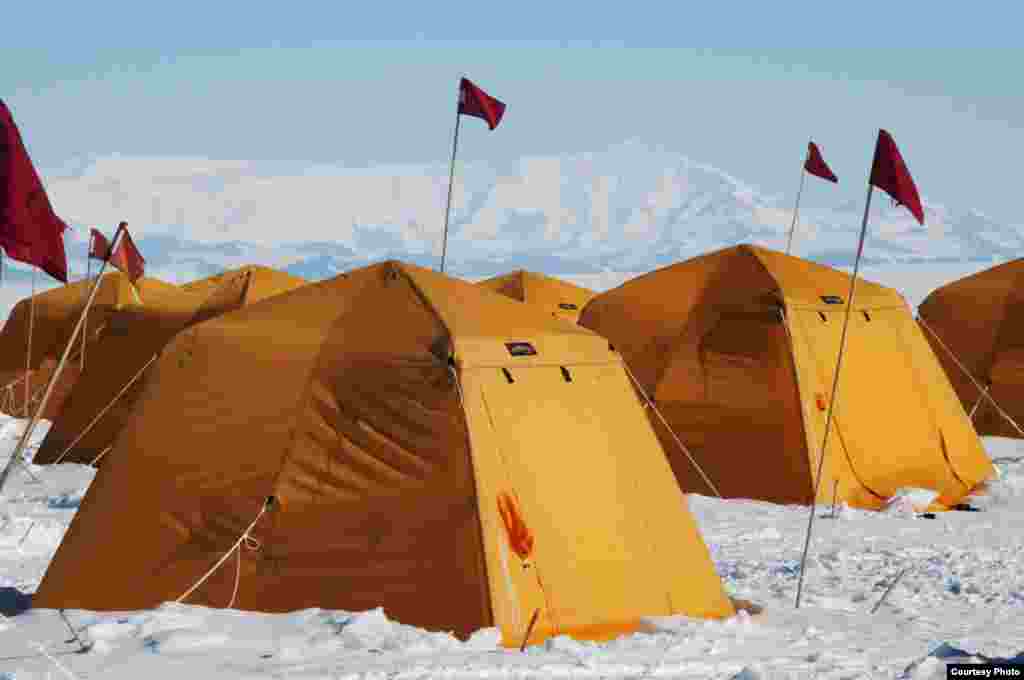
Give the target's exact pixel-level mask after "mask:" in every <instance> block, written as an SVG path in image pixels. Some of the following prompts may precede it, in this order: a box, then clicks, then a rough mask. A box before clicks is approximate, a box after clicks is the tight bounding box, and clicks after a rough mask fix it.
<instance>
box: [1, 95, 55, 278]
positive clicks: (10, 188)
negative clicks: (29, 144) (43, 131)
mask: <svg viewBox="0 0 1024 680" xmlns="http://www.w3.org/2000/svg"><path fill="white" fill-rule="evenodd" d="M67 228H68V225H67V224H65V223H64V221H63V220H62V219H60V218H59V217H57V215H56V214H55V213H54V212H53V208H52V207H51V205H50V199H49V198H47V196H46V191H45V190H44V189H43V183H42V182H40V181H39V175H38V174H37V173H36V169H35V167H33V165H32V159H31V158H29V155H28V151H27V150H26V149H25V143H24V142H23V141H22V139H21V133H20V132H19V131H18V126H17V125H15V123H14V117H13V116H12V115H11V111H10V109H8V108H7V105H6V104H4V102H3V101H2V100H0V248H2V249H3V250H5V251H6V252H7V255H8V256H9V257H11V258H13V259H15V260H18V261H20V262H24V263H25V264H30V265H34V266H36V267H39V268H40V269H42V270H43V271H44V272H46V273H47V274H49V275H50V276H52V277H53V278H55V279H57V280H58V281H60V282H61V283H67V282H68V262H67V257H66V256H65V254H64V230H65V229H67Z"/></svg>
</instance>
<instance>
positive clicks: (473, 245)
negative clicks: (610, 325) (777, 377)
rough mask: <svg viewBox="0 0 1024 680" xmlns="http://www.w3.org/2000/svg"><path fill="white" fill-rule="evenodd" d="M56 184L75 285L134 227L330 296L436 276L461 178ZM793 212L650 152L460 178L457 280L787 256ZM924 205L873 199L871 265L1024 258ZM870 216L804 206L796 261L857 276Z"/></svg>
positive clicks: (136, 164)
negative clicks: (379, 280) (92, 244)
mask: <svg viewBox="0 0 1024 680" xmlns="http://www.w3.org/2000/svg"><path fill="white" fill-rule="evenodd" d="M48 180H49V181H48V190H49V191H50V193H51V198H52V200H53V202H54V205H55V206H56V207H57V209H58V211H59V212H61V214H62V215H63V216H64V217H65V218H66V219H67V220H68V221H69V222H71V223H72V224H74V225H75V226H76V228H75V230H74V233H72V234H70V235H69V238H68V249H69V254H70V256H71V260H72V263H71V266H72V271H73V274H74V275H77V276H80V275H81V274H83V273H84V271H85V261H84V259H83V255H84V251H85V239H86V235H87V232H88V229H87V228H84V226H79V225H93V224H99V223H108V222H112V221H115V220H111V219H110V216H111V215H124V216H127V219H128V220H129V222H130V224H132V225H133V230H134V233H135V235H136V242H137V243H138V244H139V246H140V249H141V250H142V252H143V253H144V254H145V256H146V258H147V261H148V263H149V269H150V271H151V272H153V273H154V274H155V275H158V276H163V277H164V278H167V279H169V280H187V279H189V278H193V277H195V276H201V275H206V274H210V273H215V272H217V271H220V270H222V269H223V268H227V267H233V266H238V265H241V264H245V263H250V262H255V263H261V264H267V265H270V266H276V267H281V268H284V269H286V270H288V271H290V272H292V273H294V274H297V275H300V276H304V277H307V278H310V279H322V278H327V277H330V276H334V275H336V274H337V273H339V272H341V271H345V270H348V269H351V268H353V267H357V266H361V265H363V264H367V263H369V262H373V261H378V260H381V259H385V258H399V259H403V260H406V261H411V262H414V263H418V264H421V265H424V266H431V267H436V266H437V265H438V263H439V255H440V250H441V243H440V241H441V232H442V224H443V215H444V200H445V198H446V192H447V182H448V168H447V167H445V166H444V165H433V166H393V167H378V168H373V169H352V168H346V167H341V166H317V167H313V168H309V167H304V168H296V167H291V168H280V167H279V168H273V169H271V168H268V167H265V166H261V165H260V164H257V163H251V162H227V161H209V160H208V159H192V160H191V161H190V160H189V159H139V158H126V157H121V156H112V157H103V158H89V159H82V160H80V161H79V162H78V163H76V164H71V165H69V167H68V168H66V169H65V170H63V171H61V172H60V173H58V174H57V175H56V176H52V175H48ZM822 191H824V190H822ZM818 194H819V195H820V194H821V192H820V191H819V192H818ZM819 200H820V198H819ZM792 201H793V197H792V196H777V195H767V194H765V193H762V192H760V191H759V190H758V189H757V188H755V187H753V186H750V185H748V184H746V183H745V182H743V181H742V180H740V179H737V178H736V177H734V176H732V175H730V174H728V173H726V172H723V171H721V170H718V169H716V168H713V167H710V166H708V165H704V164H701V163H697V162H694V161H692V160H690V159H688V158H686V157H685V156H683V155H681V154H677V153H673V152H669V151H665V150H662V149H657V148H654V147H651V146H649V145H647V144H644V143H641V142H625V143H623V144H620V145H617V146H613V147H611V148H609V149H607V150H605V151H600V152H594V153H586V154H578V155H567V156H554V157H531V158H523V159H520V160H519V161H517V162H515V163H512V164H509V165H507V166H496V165H493V164H485V163H466V164H460V165H459V167H458V170H457V181H456V184H455V187H454V191H453V201H452V206H453V210H452V218H451V224H450V232H449V242H448V262H449V266H448V267H447V269H448V270H449V271H450V272H451V273H454V274H456V275H462V276H469V277H482V276H490V275H493V274H497V273H501V272H504V271H508V270H510V269H516V268H526V269H532V270H537V271H542V272H547V273H550V274H556V275H557V274H587V273H597V272H602V271H613V272H639V271H647V270H650V269H654V268H657V267H660V266H664V265H666V264H669V263H672V262H676V261H679V260H683V259H686V258H689V257H693V256H694V255H697V254H700V253H704V252H707V251H710V250H714V249H717V248H722V247H727V246H730V245H734V244H736V243H744V242H749V243H757V244H761V245H765V246H768V247H771V248H776V249H779V250H784V249H785V245H786V234H787V231H788V229H789V225H790V222H791V219H792V208H793V203H792ZM925 205H926V220H925V226H924V227H921V226H919V225H918V224H917V223H916V222H914V220H913V218H912V217H911V216H910V215H909V213H908V212H907V211H906V210H904V209H903V208H900V207H897V206H892V205H891V202H890V201H889V199H888V197H886V196H885V195H884V194H880V193H878V192H876V194H875V198H874V205H873V209H872V218H871V222H870V229H869V238H868V241H867V243H866V245H865V251H864V253H865V254H864V257H865V260H864V261H865V264H881V263H896V262H899V263H914V262H946V261H949V262H952V261H957V262H965V261H1005V260H1008V259H1014V258H1016V257H1019V256H1020V253H1021V252H1022V246H1024V225H1008V224H1000V223H998V222H996V221H994V220H993V219H990V218H989V217H986V216H985V215H984V214H983V213H981V212H979V211H976V210H958V209H953V208H948V207H946V206H943V205H941V204H939V203H937V202H935V201H931V200H929V199H928V197H927V196H925ZM862 211H863V203H862V202H860V201H847V202H842V203H837V204H836V205H834V206H833V207H831V208H825V209H822V208H812V207H806V206H805V207H804V208H802V209H801V215H800V221H799V226H798V230H797V235H796V241H795V247H794V250H793V252H794V254H797V255H800V256H802V257H807V258H809V259H812V260H815V261H818V262H823V263H827V264H831V265H835V266H843V265H848V264H850V263H851V262H852V259H853V255H854V251H855V248H856V241H857V234H858V231H859V228H860V222H861V216H862ZM106 230H107V231H108V232H109V231H110V228H109V227H108V228H107V229H106ZM8 275H11V272H10V269H9V268H8ZM26 276H27V272H24V273H17V272H15V273H14V277H15V278H18V279H24V278H25V277H26Z"/></svg>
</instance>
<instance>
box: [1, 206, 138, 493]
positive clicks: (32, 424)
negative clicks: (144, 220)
mask: <svg viewBox="0 0 1024 680" xmlns="http://www.w3.org/2000/svg"><path fill="white" fill-rule="evenodd" d="M125 226H127V225H126V224H125V223H124V222H122V223H121V224H120V225H118V228H117V232H116V233H115V234H114V241H113V243H111V245H110V250H111V252H113V250H114V246H116V245H117V240H118V238H120V236H121V232H122V231H124V228H125ZM107 263H108V260H104V261H103V265H102V266H101V267H100V271H99V274H98V275H97V276H96V283H94V284H93V286H92V290H91V291H90V292H89V299H88V300H86V302H85V308H84V309H83V310H82V314H81V316H79V317H78V323H77V324H75V329H74V330H73V331H71V338H70V339H69V340H68V344H67V347H65V348H64V354H63V355H62V356H61V358H60V362H59V363H58V364H57V367H56V368H55V369H54V371H53V375H51V376H50V382H49V384H47V386H46V392H45V393H44V394H43V399H42V401H41V402H39V407H38V408H36V412H35V414H34V415H33V416H32V420H30V421H29V424H28V427H26V428H25V431H24V432H22V434H21V439H20V440H18V446H17V447H15V449H14V453H12V454H11V458H10V460H8V461H7V465H6V466H5V467H4V469H3V472H0V493H2V492H3V489H4V485H5V484H6V483H7V478H8V477H9V476H10V474H11V469H12V468H13V467H14V465H15V464H16V463H19V462H21V454H22V452H23V451H24V450H25V446H27V445H28V440H29V438H30V437H31V436H32V431H33V430H35V429H36V425H38V424H39V418H40V417H41V416H42V415H43V410H44V409H45V408H46V403H47V402H48V401H49V400H50V394H52V393H53V388H54V387H55V386H56V384H57V380H58V379H59V378H60V372H61V371H62V370H63V369H64V364H65V363H66V362H67V360H68V355H69V354H71V348H72V347H74V345H75V338H77V337H78V332H79V331H80V330H81V329H82V323H83V322H84V321H85V313H86V312H87V311H88V310H89V306H90V305H92V302H93V300H94V299H96V293H97V291H99V289H100V281H102V280H103V271H104V270H105V269H106V268H107Z"/></svg>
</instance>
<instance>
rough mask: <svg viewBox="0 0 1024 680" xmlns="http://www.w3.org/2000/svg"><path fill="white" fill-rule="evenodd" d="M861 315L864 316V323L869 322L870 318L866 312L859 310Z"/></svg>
mask: <svg viewBox="0 0 1024 680" xmlns="http://www.w3.org/2000/svg"><path fill="white" fill-rule="evenodd" d="M861 314H863V315H864V320H865V321H871V316H869V315H868V313H867V312H865V311H863V310H861Z"/></svg>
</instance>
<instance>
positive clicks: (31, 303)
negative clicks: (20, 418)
mask: <svg viewBox="0 0 1024 680" xmlns="http://www.w3.org/2000/svg"><path fill="white" fill-rule="evenodd" d="M35 320H36V268H35V267H32V296H31V297H29V299H28V351H27V353H26V354H25V409H24V414H25V417H26V418H28V401H29V398H30V395H31V382H32V381H31V380H30V379H29V376H31V375H32V326H33V325H35Z"/></svg>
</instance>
